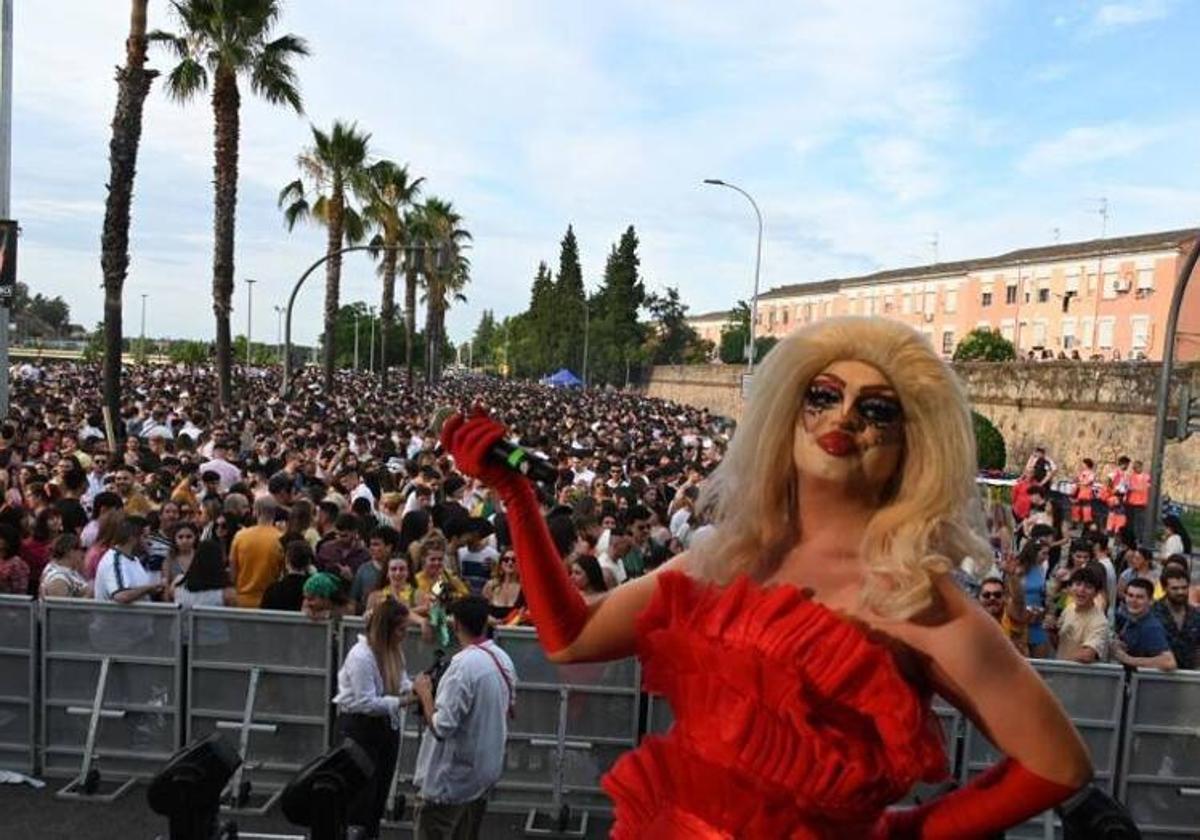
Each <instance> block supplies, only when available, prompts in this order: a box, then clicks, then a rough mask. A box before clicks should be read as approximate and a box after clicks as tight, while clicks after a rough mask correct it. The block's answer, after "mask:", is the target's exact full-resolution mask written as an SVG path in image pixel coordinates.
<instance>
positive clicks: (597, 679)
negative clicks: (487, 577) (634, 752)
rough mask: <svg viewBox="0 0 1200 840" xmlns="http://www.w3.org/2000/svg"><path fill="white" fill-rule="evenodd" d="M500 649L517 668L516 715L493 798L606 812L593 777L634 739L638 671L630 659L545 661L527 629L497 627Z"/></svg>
mask: <svg viewBox="0 0 1200 840" xmlns="http://www.w3.org/2000/svg"><path fill="white" fill-rule="evenodd" d="M496 640H497V642H499V644H500V646H501V647H503V648H504V650H505V651H506V652H507V653H508V655H509V656H510V657H511V658H512V660H513V664H514V665H515V666H516V669H517V709H516V718H515V720H513V721H512V722H511V723H510V725H509V735H508V755H507V758H506V762H507V763H506V766H505V772H504V775H503V776H502V777H501V780H500V783H499V784H498V785H497V793H496V797H495V798H496V800H497V801H500V802H504V803H507V804H513V805H525V806H528V807H530V808H537V807H545V806H546V804H547V803H546V798H547V796H550V797H552V798H553V799H554V805H553V806H552V807H553V810H554V811H557V810H558V808H559V806H560V805H562V804H566V805H569V806H570V807H571V808H572V809H586V810H593V811H600V812H604V813H607V812H608V811H609V810H610V809H611V804H610V802H609V800H608V797H607V796H606V795H605V793H604V792H603V791H602V790H601V789H600V777H601V776H602V775H604V773H606V772H608V769H609V768H610V767H611V766H612V765H613V763H614V762H615V761H616V760H617V759H618V758H619V757H620V756H621V754H622V753H624V752H625V751H626V750H628V749H630V748H632V747H633V746H635V745H636V744H637V742H638V711H639V706H640V703H641V694H640V692H641V668H640V666H639V664H638V662H637V660H636V659H621V660H618V661H615V662H597V663H588V664H580V665H556V664H554V663H552V662H550V661H549V660H548V659H547V658H546V655H545V653H544V652H543V651H542V647H541V645H540V644H539V643H538V640H537V634H536V632H535V631H533V630H531V629H529V628H524V627H512V628H503V629H501V630H499V631H498V632H497V634H496Z"/></svg>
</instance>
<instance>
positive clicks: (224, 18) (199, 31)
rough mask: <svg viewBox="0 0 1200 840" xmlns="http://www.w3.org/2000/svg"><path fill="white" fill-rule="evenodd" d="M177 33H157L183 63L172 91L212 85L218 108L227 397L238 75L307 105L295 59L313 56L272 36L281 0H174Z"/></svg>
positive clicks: (176, 94)
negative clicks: (304, 101)
mask: <svg viewBox="0 0 1200 840" xmlns="http://www.w3.org/2000/svg"><path fill="white" fill-rule="evenodd" d="M172 7H173V8H174V10H175V14H176V16H177V17H178V18H179V21H180V23H181V24H182V29H181V30H180V32H179V34H173V33H169V32H154V33H152V34H151V35H150V36H149V37H150V38H151V40H154V41H158V42H161V43H162V44H164V45H165V46H166V47H167V49H168V50H170V51H171V52H172V53H173V54H174V56H175V57H176V58H177V59H179V63H178V64H177V65H176V66H175V68H174V69H173V70H172V71H171V73H170V75H169V76H168V77H167V92H168V93H169V94H170V95H171V97H172V98H173V99H175V100H176V101H178V102H187V101H189V100H191V99H192V98H194V97H195V96H197V95H198V94H200V93H201V92H203V91H205V90H207V89H208V86H209V74H210V73H211V74H212V109H213V137H214V142H213V152H214V157H215V166H214V167H213V314H214V315H215V316H216V321H217V375H218V379H219V390H220V399H221V404H222V405H223V406H225V407H228V406H229V405H230V404H231V403H232V400H233V380H232V374H231V370H232V357H231V355H230V354H231V344H232V341H231V333H230V328H229V315H230V312H231V311H232V309H233V304H232V300H233V253H234V250H233V246H234V230H235V225H234V217H235V213H236V210H237V181H238V145H239V142H240V139H241V137H240V134H241V124H240V120H241V113H240V111H241V103H242V95H241V91H240V90H239V87H238V79H239V77H241V78H244V79H246V80H247V81H248V82H249V85H250V91H251V92H252V93H255V94H257V95H259V96H261V97H262V98H263V99H265V100H266V101H267V102H269V103H270V104H272V105H286V106H288V107H290V108H292V109H293V110H294V111H295V112H296V113H302V112H303V106H302V104H301V100H300V88H299V86H298V84H297V81H296V71H295V69H294V68H293V67H292V61H293V60H295V59H296V58H298V57H301V56H306V55H308V45H307V44H306V43H305V42H304V39H303V38H299V37H297V36H295V35H282V36H280V37H278V38H275V37H272V35H273V32H272V30H273V29H274V28H275V24H276V23H277V22H278V20H279V15H280V12H281V3H280V0H175V1H174V2H173V3H172Z"/></svg>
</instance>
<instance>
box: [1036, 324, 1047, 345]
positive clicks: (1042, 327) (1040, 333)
mask: <svg viewBox="0 0 1200 840" xmlns="http://www.w3.org/2000/svg"><path fill="white" fill-rule="evenodd" d="M1033 346H1034V347H1045V346H1046V322H1045V320H1043V319H1041V318H1038V319H1037V320H1035V321H1034V322H1033Z"/></svg>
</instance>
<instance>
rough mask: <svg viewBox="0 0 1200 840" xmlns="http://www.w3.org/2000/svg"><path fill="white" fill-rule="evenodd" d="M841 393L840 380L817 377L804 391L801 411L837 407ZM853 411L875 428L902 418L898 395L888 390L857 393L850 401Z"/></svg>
mask: <svg viewBox="0 0 1200 840" xmlns="http://www.w3.org/2000/svg"><path fill="white" fill-rule="evenodd" d="M889 391H890V389H889ZM845 396H846V392H845V387H844V385H843V384H842V383H841V382H840V381H838V380H836V379H833V378H831V377H828V376H821V377H818V378H816V379H814V380H813V381H812V383H810V384H809V386H808V388H806V389H805V391H804V411H805V413H806V414H809V415H817V414H822V413H824V412H826V411H830V410H832V409H836V408H839V407H840V406H841V405H842V403H843V401H844V400H845ZM854 411H855V413H856V414H858V416H859V417H861V418H862V419H863V421H865V422H866V423H867V424H868V425H870V426H874V427H875V428H877V429H887V428H890V427H892V426H895V425H896V424H897V423H899V422H900V421H901V420H903V418H904V410H903V408H902V407H901V405H900V400H899V399H897V398H896V397H895V396H893V395H892V394H891V393H880V392H877V391H875V390H874V389H869V390H867V392H866V393H860V394H859V396H858V398H857V399H856V400H855V401H854Z"/></svg>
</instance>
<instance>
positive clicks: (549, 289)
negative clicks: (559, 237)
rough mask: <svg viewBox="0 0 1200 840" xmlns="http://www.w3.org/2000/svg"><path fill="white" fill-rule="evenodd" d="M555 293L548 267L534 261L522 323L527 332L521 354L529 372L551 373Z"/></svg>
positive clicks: (555, 317)
mask: <svg viewBox="0 0 1200 840" xmlns="http://www.w3.org/2000/svg"><path fill="white" fill-rule="evenodd" d="M556 302H557V293H556V289H555V288H554V279H553V277H552V275H551V274H550V269H549V267H548V266H547V265H546V264H545V263H544V262H541V263H538V268H537V274H536V275H534V278H533V288H532V289H531V290H530V294H529V317H528V319H527V321H526V323H525V324H524V326H525V328H526V329H527V330H528V331H529V336H528V338H529V339H530V341H529V342H528V344H529V346H528V347H523V348H522V349H523V350H524V351H525V352H523V353H522V354H521V357H522V359H524V361H525V362H526V363H527V365H528V369H529V371H530V372H531V374H532V375H535V376H542V375H545V374H547V373H551V372H552V371H551V370H550V368H551V367H553V365H554V362H555V355H554V345H555V337H556V331H557V321H556V319H557V318H558V315H559V311H558V307H557V305H556Z"/></svg>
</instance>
